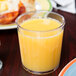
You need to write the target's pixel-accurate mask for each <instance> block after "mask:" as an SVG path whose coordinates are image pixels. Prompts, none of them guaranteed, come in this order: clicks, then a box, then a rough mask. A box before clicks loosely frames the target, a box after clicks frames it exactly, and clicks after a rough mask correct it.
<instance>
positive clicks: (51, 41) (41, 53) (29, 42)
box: [18, 19, 63, 72]
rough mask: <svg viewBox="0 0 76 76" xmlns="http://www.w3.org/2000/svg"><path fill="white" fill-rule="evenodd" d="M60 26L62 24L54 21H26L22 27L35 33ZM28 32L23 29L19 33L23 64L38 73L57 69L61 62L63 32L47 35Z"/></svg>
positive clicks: (48, 33)
mask: <svg viewBox="0 0 76 76" xmlns="http://www.w3.org/2000/svg"><path fill="white" fill-rule="evenodd" d="M60 25H61V23H60V22H58V21H57V20H54V19H30V20H27V21H24V22H23V23H22V24H21V27H23V28H25V29H28V30H33V31H48V30H53V29H55V28H57V27H59V26H60ZM26 31H27V30H22V29H19V31H18V35H19V43H20V52H21V58H22V64H23V65H24V66H25V67H26V68H28V69H29V70H32V71H37V72H45V71H50V70H52V69H55V68H57V67H58V65H59V61H60V54H61V45H62V37H63V30H57V31H52V32H50V31H48V32H47V33H46V32H45V33H44V32H31V31H30V33H29V32H26ZM34 33H35V34H34ZM28 35H29V36H28Z"/></svg>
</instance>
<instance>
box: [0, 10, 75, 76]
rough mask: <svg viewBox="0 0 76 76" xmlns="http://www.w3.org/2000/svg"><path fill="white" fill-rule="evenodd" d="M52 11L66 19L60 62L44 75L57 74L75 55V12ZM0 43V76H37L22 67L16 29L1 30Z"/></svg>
mask: <svg viewBox="0 0 76 76" xmlns="http://www.w3.org/2000/svg"><path fill="white" fill-rule="evenodd" d="M54 11H55V12H57V13H60V14H61V15H63V16H64V17H65V20H66V25H65V31H64V38H63V45H62V54H61V62H60V66H59V68H58V69H57V70H56V71H55V72H53V73H51V74H49V75H45V76H58V74H59V72H60V71H61V70H62V68H63V67H64V66H65V65H66V64H67V63H68V62H69V61H71V60H72V59H74V58H75V57H76V14H70V13H66V12H62V11H57V10H54ZM0 28H1V27H0ZM0 43H1V45H0V59H1V60H2V61H3V68H2V69H1V70H0V76H37V75H32V74H30V73H28V72H26V71H25V70H24V69H23V68H22V65H21V58H20V50H19V43H18V35H17V29H12V30H1V31H0Z"/></svg>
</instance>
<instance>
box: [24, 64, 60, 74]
mask: <svg viewBox="0 0 76 76" xmlns="http://www.w3.org/2000/svg"><path fill="white" fill-rule="evenodd" d="M58 67H59V65H58V66H57V67H56V68H54V69H52V70H50V71H45V72H36V71H32V70H29V69H27V68H26V67H25V66H23V68H24V69H25V70H26V71H28V72H29V73H32V74H37V75H45V74H50V73H52V72H54V71H55V70H56V69H57V68H58Z"/></svg>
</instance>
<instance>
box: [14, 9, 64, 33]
mask: <svg viewBox="0 0 76 76" xmlns="http://www.w3.org/2000/svg"><path fill="white" fill-rule="evenodd" d="M33 12H48V14H49V13H54V14H56V15H58V16H60V17H61V18H62V22H61V25H60V26H59V27H57V28H55V29H51V30H47V31H34V30H29V29H25V28H23V27H21V26H20V24H18V20H19V19H20V18H21V17H22V16H24V15H27V14H29V13H33ZM28 20H30V19H28ZM15 23H16V24H17V28H18V27H19V28H21V29H22V30H24V31H28V32H52V31H55V30H58V29H60V28H62V27H64V25H65V19H64V17H63V16H62V15H60V14H58V13H56V12H51V11H42V10H40V11H30V12H26V13H24V14H22V15H20V16H19V17H18V18H17V19H16V20H15Z"/></svg>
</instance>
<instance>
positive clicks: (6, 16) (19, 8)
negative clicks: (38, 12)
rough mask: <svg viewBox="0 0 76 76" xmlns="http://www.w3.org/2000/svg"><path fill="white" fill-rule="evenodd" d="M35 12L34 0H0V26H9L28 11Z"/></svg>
mask: <svg viewBox="0 0 76 76" xmlns="http://www.w3.org/2000/svg"><path fill="white" fill-rule="evenodd" d="M34 10H35V0H0V24H10V23H13V22H14V21H15V19H16V18H17V17H18V16H19V15H21V14H23V13H25V12H28V11H34Z"/></svg>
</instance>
